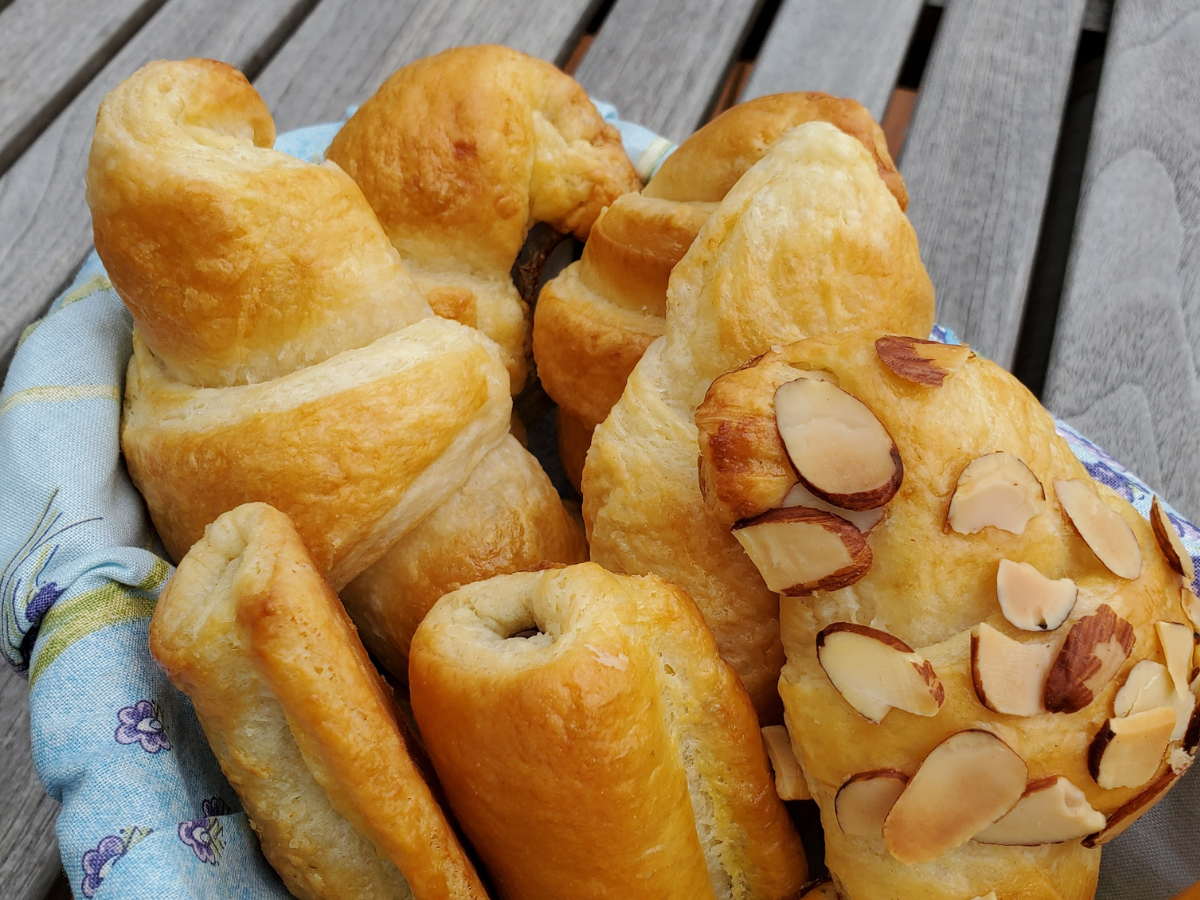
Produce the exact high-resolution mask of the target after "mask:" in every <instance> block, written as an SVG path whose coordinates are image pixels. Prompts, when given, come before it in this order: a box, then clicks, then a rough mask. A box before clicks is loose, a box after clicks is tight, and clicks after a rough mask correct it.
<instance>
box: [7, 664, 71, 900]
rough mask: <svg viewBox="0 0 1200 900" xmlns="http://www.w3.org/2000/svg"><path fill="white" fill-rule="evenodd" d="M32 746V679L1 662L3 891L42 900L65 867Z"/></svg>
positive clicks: (53, 809) (23, 899)
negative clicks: (61, 862) (30, 693)
mask: <svg viewBox="0 0 1200 900" xmlns="http://www.w3.org/2000/svg"><path fill="white" fill-rule="evenodd" d="M57 815H58V804H57V803H55V802H54V801H53V800H51V799H50V798H49V797H48V796H46V792H45V791H44V790H43V789H42V783H41V782H40V781H38V778H37V773H36V772H34V770H33V759H32V757H31V756H30V749H29V683H28V682H27V681H25V679H23V678H21V677H19V676H18V675H16V674H15V673H14V672H13V671H12V670H11V669H10V668H9V667H8V665H7V663H0V897H4V898H5V900H40V898H41V897H42V896H44V895H45V893H46V891H48V890H49V889H50V887H51V885H52V884H53V883H54V880H55V878H56V877H57V876H58V875H59V872H60V871H61V869H60V866H59V860H58V843H57V842H56V841H55V840H54V820H55V817H56V816H57Z"/></svg>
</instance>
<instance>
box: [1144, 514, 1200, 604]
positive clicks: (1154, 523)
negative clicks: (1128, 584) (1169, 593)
mask: <svg viewBox="0 0 1200 900" xmlns="http://www.w3.org/2000/svg"><path fill="white" fill-rule="evenodd" d="M1150 527H1151V528H1152V529H1153V530H1154V537H1155V539H1156V540H1157V541H1158V546H1159V549H1161V550H1162V552H1163V556H1165V557H1166V558H1167V565H1169V566H1170V567H1171V568H1172V569H1174V570H1175V571H1176V572H1178V573H1179V574H1180V575H1182V576H1183V579H1184V581H1186V582H1187V583H1188V584H1191V583H1192V582H1193V581H1195V580H1196V565H1195V563H1193V562H1192V557H1191V556H1190V555H1188V552H1187V549H1186V548H1185V547H1184V546H1183V541H1181V540H1180V539H1179V532H1177V531H1176V530H1175V526H1174V525H1172V524H1171V520H1170V519H1169V518H1167V513H1166V510H1164V509H1163V508H1162V506H1161V505H1159V502H1158V498H1157V497H1155V498H1154V499H1153V500H1152V501H1151V502H1150Z"/></svg>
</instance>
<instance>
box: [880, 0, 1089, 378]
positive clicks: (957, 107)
mask: <svg viewBox="0 0 1200 900" xmlns="http://www.w3.org/2000/svg"><path fill="white" fill-rule="evenodd" d="M1083 6H1084V0H1038V2H1036V3H1028V2H1025V0H954V2H953V3H951V4H950V5H949V7H948V8H947V9H946V11H945V13H944V14H943V15H942V21H941V24H940V25H939V27H938V34H937V38H936V39H935V41H934V46H933V51H932V53H931V55H930V59H929V63H928V66H927V67H926V70H925V74H924V76H923V77H922V79H921V89H920V90H921V92H920V95H919V97H918V100H917V108H916V112H915V113H914V115H913V121H912V125H911V126H910V127H909V131H908V138H907V140H906V142H905V145H904V151H903V154H902V156H901V159H900V171H901V172H902V173H903V175H904V180H905V182H906V183H907V185H908V193H909V197H910V198H911V201H910V205H909V208H908V216H909V218H910V219H911V220H912V223H913V226H914V227H915V228H916V230H917V237H918V239H919V240H920V242H921V258H922V259H923V260H924V261H925V266H926V268H927V269H928V270H929V276H930V278H932V279H933V285H934V288H935V289H936V291H937V307H938V313H937V314H938V321H939V322H940V323H941V324H943V325H948V326H950V327H952V328H954V329H955V330H957V331H958V334H959V336H960V337H961V338H962V339H963V340H965V341H967V342H968V343H969V344H971V346H972V347H974V348H975V349H976V350H977V351H979V352H980V353H982V354H983V355H985V356H988V357H990V358H992V359H993V360H995V361H996V362H998V363H1000V364H1001V365H1002V366H1004V367H1006V368H1008V367H1010V366H1011V365H1012V361H1013V355H1014V352H1015V350H1016V344H1017V337H1018V334H1019V332H1020V327H1021V316H1022V313H1023V311H1024V307H1025V298H1026V296H1027V294H1028V289H1029V276H1030V273H1031V271H1032V269H1033V260H1034V255H1035V253H1036V250H1037V241H1038V233H1039V231H1040V228H1041V222H1042V212H1043V208H1044V206H1045V202H1046V192H1047V188H1048V186H1049V180H1050V173H1051V170H1052V168H1053V164H1054V151H1055V147H1056V145H1057V141H1058V133H1059V129H1060V127H1061V125H1062V115H1063V107H1064V105H1065V102H1066V96H1067V89H1068V87H1069V85H1070V78H1071V68H1072V63H1073V61H1074V58H1075V47H1076V44H1077V43H1078V39H1079V33H1080V23H1081V21H1082V18H1083Z"/></svg>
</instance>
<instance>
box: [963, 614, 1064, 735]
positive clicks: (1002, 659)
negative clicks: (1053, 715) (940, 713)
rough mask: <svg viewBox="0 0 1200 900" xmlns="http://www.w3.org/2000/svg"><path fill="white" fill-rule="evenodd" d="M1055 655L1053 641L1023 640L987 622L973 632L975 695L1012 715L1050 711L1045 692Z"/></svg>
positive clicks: (991, 708)
mask: <svg viewBox="0 0 1200 900" xmlns="http://www.w3.org/2000/svg"><path fill="white" fill-rule="evenodd" d="M1052 659H1053V652H1052V648H1051V646H1050V645H1049V644H1046V643H1042V642H1039V641H1030V642H1029V643H1027V644H1023V643H1021V642H1020V641H1014V640H1013V639H1012V638H1009V637H1006V636H1005V635H1003V634H1002V633H1000V632H999V631H997V630H996V629H995V628H992V627H991V626H990V625H988V624H987V623H985V622H984V623H980V625H979V628H978V629H977V630H976V631H975V633H974V634H972V635H971V678H972V681H973V682H974V684H975V695H976V696H977V697H978V698H979V702H980V703H982V704H983V705H984V706H986V707H987V708H988V709H990V710H992V711H994V712H998V713H1005V714H1006V715H1010V716H1036V715H1037V714H1038V713H1043V712H1045V711H1046V707H1045V706H1043V705H1042V693H1043V690H1044V688H1045V685H1046V673H1047V672H1049V671H1050V663H1051V661H1052Z"/></svg>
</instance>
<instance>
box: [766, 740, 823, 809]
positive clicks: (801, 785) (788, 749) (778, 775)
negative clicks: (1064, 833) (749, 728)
mask: <svg viewBox="0 0 1200 900" xmlns="http://www.w3.org/2000/svg"><path fill="white" fill-rule="evenodd" d="M762 735H763V743H765V744H766V746H767V756H768V757H769V758H770V760H771V770H772V771H773V772H774V773H775V793H777V794H778V795H779V799H780V800H811V799H812V794H810V793H809V792H808V785H807V784H806V783H805V782H804V775H803V774H802V773H801V771H800V763H798V762H797V761H796V754H794V753H793V752H792V739H791V737H790V736H789V735H788V731H787V729H786V728H784V727H783V726H782V725H768V726H767V727H766V728H764V729H763V730H762Z"/></svg>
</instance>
